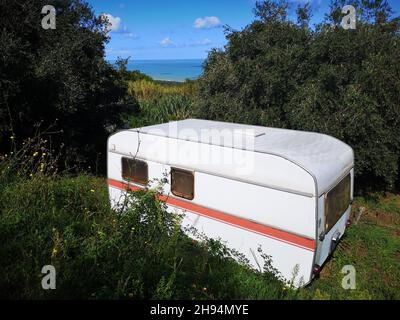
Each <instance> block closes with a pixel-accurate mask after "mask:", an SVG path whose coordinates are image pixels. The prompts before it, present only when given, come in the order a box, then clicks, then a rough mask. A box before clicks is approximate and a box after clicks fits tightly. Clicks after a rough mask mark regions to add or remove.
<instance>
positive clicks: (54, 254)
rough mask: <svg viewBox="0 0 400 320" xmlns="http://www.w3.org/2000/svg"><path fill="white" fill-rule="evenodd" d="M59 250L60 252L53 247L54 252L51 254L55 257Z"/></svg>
mask: <svg viewBox="0 0 400 320" xmlns="http://www.w3.org/2000/svg"><path fill="white" fill-rule="evenodd" d="M57 252H58V251H57V249H56V248H53V252H52V253H51V256H52V257H55V256H56V255H57Z"/></svg>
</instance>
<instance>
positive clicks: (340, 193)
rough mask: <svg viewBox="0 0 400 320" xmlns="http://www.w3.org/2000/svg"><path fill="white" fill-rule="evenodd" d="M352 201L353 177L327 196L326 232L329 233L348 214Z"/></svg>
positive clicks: (344, 180)
mask: <svg viewBox="0 0 400 320" xmlns="http://www.w3.org/2000/svg"><path fill="white" fill-rule="evenodd" d="M350 201H351V175H350V174H349V175H348V176H347V177H346V178H344V179H343V180H342V181H341V182H339V184H338V185H337V186H336V187H335V188H333V189H332V190H331V191H329V192H328V193H327V194H326V195H325V232H326V233H328V232H329V231H330V230H331V229H332V228H333V226H334V225H335V224H336V223H337V222H338V221H339V219H340V218H341V217H342V215H343V214H344V213H345V212H346V210H347V209H348V207H349V205H350Z"/></svg>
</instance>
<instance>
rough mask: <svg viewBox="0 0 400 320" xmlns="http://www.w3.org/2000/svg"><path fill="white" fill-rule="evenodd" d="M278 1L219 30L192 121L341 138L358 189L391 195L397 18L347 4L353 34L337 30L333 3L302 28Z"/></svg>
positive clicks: (398, 122)
mask: <svg viewBox="0 0 400 320" xmlns="http://www.w3.org/2000/svg"><path fill="white" fill-rule="evenodd" d="M287 4H288V3H287V1H280V2H272V1H259V2H258V3H257V10H256V14H257V17H256V20H255V21H254V22H253V23H251V24H250V25H248V26H247V27H245V28H244V29H243V30H242V31H234V30H231V29H227V39H228V45H227V46H226V47H225V50H223V51H219V50H214V51H212V52H211V53H210V54H209V57H208V60H207V62H206V64H205V71H204V75H203V76H202V77H201V79H200V81H199V83H200V89H199V95H198V98H197V99H196V101H198V110H199V114H198V116H199V117H201V118H207V119H212V120H223V121H231V122H243V123H249V124H255V125H263V126H273V127H283V128H291V129H298V130H308V131H316V132H320V133H325V134H329V135H332V136H335V137H337V138H339V139H342V140H343V141H345V142H346V143H348V144H349V145H351V146H352V147H353V148H354V150H355V154H356V166H355V168H356V178H357V185H358V186H359V187H362V188H363V189H378V190H379V189H393V188H394V187H395V182H396V181H398V182H399V174H398V173H399V172H398V169H399V165H400V161H399V155H400V140H399V139H398V137H399V135H400V131H399V130H400V109H399V108H398V101H399V99H400V96H399V93H400V80H399V77H398V76H397V75H398V74H399V71H400V69H399V68H400V64H399V61H398V56H399V54H400V53H399V50H400V49H399V48H400V45H399V20H398V19H396V18H392V17H391V11H390V8H389V7H388V6H387V3H386V2H377V3H375V5H372V6H370V5H367V4H366V3H365V2H364V1H353V4H354V5H356V7H357V8H358V9H359V12H361V14H360V15H359V16H360V19H359V21H358V23H357V29H356V30H343V29H342V28H341V27H340V26H339V22H340V19H339V20H338V19H337V16H336V14H337V12H338V10H337V9H339V8H341V7H340V5H341V4H343V1H334V2H332V14H331V16H330V17H328V20H327V21H325V22H323V23H321V24H320V25H318V26H316V28H315V30H314V29H311V27H310V26H309V22H308V20H309V19H308V18H307V17H308V16H309V14H310V13H309V7H307V8H303V10H298V13H299V23H298V24H296V23H294V22H291V21H289V20H288V19H287V16H288V15H287Z"/></svg>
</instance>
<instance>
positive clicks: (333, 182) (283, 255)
mask: <svg viewBox="0 0 400 320" xmlns="http://www.w3.org/2000/svg"><path fill="white" fill-rule="evenodd" d="M165 178H167V179H165ZM162 179H164V180H166V181H167V183H165V184H164V186H163V191H162V193H163V194H164V196H163V197H161V198H162V200H163V201H165V202H166V204H167V205H168V208H169V209H170V210H173V211H175V212H178V213H180V214H182V215H183V216H184V219H183V222H182V223H183V225H184V226H185V227H192V226H193V227H194V228H195V229H197V230H198V232H200V233H203V234H204V235H206V236H207V237H208V238H214V239H220V240H222V241H223V242H224V243H226V244H227V246H228V247H230V248H234V249H236V250H237V251H239V252H240V253H242V254H243V255H245V256H246V257H247V259H248V260H249V261H250V264H251V265H252V266H253V267H254V268H256V269H258V270H260V269H262V268H263V263H264V261H263V259H262V257H261V253H260V252H259V248H261V249H262V252H263V253H265V254H267V255H269V256H270V257H271V258H272V263H273V266H274V267H275V268H276V269H277V270H278V271H279V272H280V273H281V275H282V276H283V277H284V278H285V279H286V280H288V281H290V280H294V285H295V286H303V285H306V284H308V283H309V282H311V281H312V279H313V278H314V276H315V275H316V274H317V273H319V271H320V269H321V266H323V264H324V262H325V261H326V260H327V258H328V257H329V255H330V254H331V253H332V251H333V250H334V249H335V247H336V245H337V243H338V241H339V240H340V238H341V237H342V236H343V234H344V232H345V229H346V226H347V225H348V223H349V216H350V211H351V203H352V199H353V185H354V153H353V150H352V148H350V147H349V146H348V145H346V144H345V143H343V142H341V141H339V140H337V139H335V138H332V137H330V136H326V135H323V134H318V133H311V132H301V131H292V130H284V129H275V128H267V127H258V126H249V125H240V124H233V123H222V122H214V121H205V120H193V119H190V120H184V121H177V122H171V123H167V124H161V125H155V126H149V127H144V128H138V129H131V130H126V131H121V132H118V133H116V134H114V135H112V136H111V137H110V138H109V140H108V184H109V193H110V201H111V203H112V205H113V206H115V205H117V204H118V203H119V202H120V201H121V199H122V197H124V194H126V190H138V189H143V188H149V187H150V188H151V187H154V185H155V184H156V183H157V181H159V180H162ZM185 229H186V228H185ZM192 236H193V235H192ZM295 271H297V272H295Z"/></svg>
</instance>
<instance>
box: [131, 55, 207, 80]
mask: <svg viewBox="0 0 400 320" xmlns="http://www.w3.org/2000/svg"><path fill="white" fill-rule="evenodd" d="M203 63H204V60H202V59H192V60H132V61H129V63H128V69H129V70H131V71H132V70H139V71H140V72H142V73H144V74H147V75H149V76H150V77H152V78H153V79H155V80H165V81H177V82H182V81H185V80H186V79H190V80H195V79H197V78H198V77H199V76H200V75H201V74H202V72H203Z"/></svg>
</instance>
